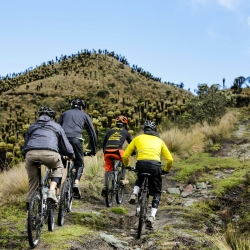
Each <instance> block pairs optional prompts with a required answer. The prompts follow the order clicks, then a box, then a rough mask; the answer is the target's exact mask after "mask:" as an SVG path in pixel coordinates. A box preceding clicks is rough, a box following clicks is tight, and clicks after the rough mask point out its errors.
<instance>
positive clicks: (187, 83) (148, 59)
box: [0, 0, 250, 92]
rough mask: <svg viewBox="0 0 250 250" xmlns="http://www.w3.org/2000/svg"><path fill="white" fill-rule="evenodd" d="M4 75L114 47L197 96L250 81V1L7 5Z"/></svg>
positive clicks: (1, 42) (0, 68)
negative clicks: (206, 88) (201, 87)
mask: <svg viewBox="0 0 250 250" xmlns="http://www.w3.org/2000/svg"><path fill="white" fill-rule="evenodd" d="M0 8H1V15H0V29H1V35H0V75H2V76H5V75H6V74H8V73H13V72H15V73H17V72H22V71H24V70H25V69H27V68H29V67H36V65H40V64H41V63H43V62H47V61H49V60H52V59H55V57H56V56H60V55H61V54H64V55H70V54H73V53H77V52H78V51H81V50H83V49H89V50H92V49H95V50H98V49H102V50H104V49H107V50H108V51H114V52H115V53H116V54H120V55H122V56H125V57H126V59H127V60H128V62H129V63H130V65H131V66H132V65H133V64H135V65H138V66H139V67H142V68H143V69H144V70H145V71H149V72H150V73H151V74H152V75H154V76H156V77H161V79H162V81H167V82H168V81H169V82H174V83H176V84H179V83H180V82H183V83H184V88H185V89H189V88H190V90H191V91H192V92H193V90H194V89H196V88H197V84H198V83H207V84H208V85H211V84H214V83H219V84H221V85H222V79H223V78H225V79H226V81H225V85H226V86H227V87H230V86H231V85H232V83H233V80H234V79H235V78H236V77H238V76H244V77H249V76H250V0H154V1H153V0H120V1H117V0H91V1H84V0H70V1H69V0H68V1H66V0H60V1H59V0H50V1H48V0H43V1H34V0H22V1H19V0H1V1H0Z"/></svg>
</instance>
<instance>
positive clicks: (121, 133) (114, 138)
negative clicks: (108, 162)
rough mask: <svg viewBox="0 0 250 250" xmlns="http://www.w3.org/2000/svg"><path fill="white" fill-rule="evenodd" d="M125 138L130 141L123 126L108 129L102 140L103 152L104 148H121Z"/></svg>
mask: <svg viewBox="0 0 250 250" xmlns="http://www.w3.org/2000/svg"><path fill="white" fill-rule="evenodd" d="M125 140H126V141H127V142H128V143H130V142H131V141H132V138H131V135H130V134H129V132H128V131H127V130H126V129H125V128H124V127H121V128H119V127H115V128H112V129H110V130H109V131H108V133H107V134H106V136H105V138H104V141H103V152H104V151H105V149H118V148H119V149H122V146H123V143H124V142H125Z"/></svg>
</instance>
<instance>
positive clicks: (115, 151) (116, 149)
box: [102, 115, 132, 196]
mask: <svg viewBox="0 0 250 250" xmlns="http://www.w3.org/2000/svg"><path fill="white" fill-rule="evenodd" d="M115 121H116V127H114V128H112V129H110V130H109V131H108V132H107V134H106V136H105V138H104V141H103V153H104V162H105V166H104V168H105V176H104V187H103V189H102V196H105V191H106V180H107V178H108V175H109V172H110V171H113V168H114V166H113V160H112V158H115V159H117V160H120V161H122V155H123V153H124V150H123V148H122V146H123V144H124V142H125V141H127V142H128V143H130V142H131V141H132V138H131V135H130V134H129V132H128V131H127V130H126V128H125V127H126V125H127V124H128V118H127V117H126V116H123V115H119V116H117V118H116V120H115ZM123 180H125V169H123ZM124 184H125V181H124Z"/></svg>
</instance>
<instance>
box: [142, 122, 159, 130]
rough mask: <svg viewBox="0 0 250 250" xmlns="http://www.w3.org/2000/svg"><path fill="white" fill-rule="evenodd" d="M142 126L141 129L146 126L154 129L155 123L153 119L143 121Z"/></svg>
mask: <svg viewBox="0 0 250 250" xmlns="http://www.w3.org/2000/svg"><path fill="white" fill-rule="evenodd" d="M142 128H143V130H145V129H146V128H150V129H152V130H154V131H156V124H155V122H153V121H145V122H144V124H143V126H142Z"/></svg>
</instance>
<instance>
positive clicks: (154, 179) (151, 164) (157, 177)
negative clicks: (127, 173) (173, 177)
mask: <svg viewBox="0 0 250 250" xmlns="http://www.w3.org/2000/svg"><path fill="white" fill-rule="evenodd" d="M136 171H137V173H138V174H137V176H138V179H137V180H136V183H135V185H136V186H139V187H140V186H141V185H142V182H143V177H142V176H141V173H148V174H151V176H150V177H149V178H148V188H149V194H150V195H152V196H156V195H161V190H162V177H161V163H160V162H157V161H137V162H136Z"/></svg>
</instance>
